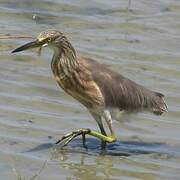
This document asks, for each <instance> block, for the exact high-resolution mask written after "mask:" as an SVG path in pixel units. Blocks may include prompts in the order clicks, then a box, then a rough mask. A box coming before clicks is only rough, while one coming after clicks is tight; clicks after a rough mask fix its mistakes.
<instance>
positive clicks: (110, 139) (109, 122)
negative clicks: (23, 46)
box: [56, 110, 116, 149]
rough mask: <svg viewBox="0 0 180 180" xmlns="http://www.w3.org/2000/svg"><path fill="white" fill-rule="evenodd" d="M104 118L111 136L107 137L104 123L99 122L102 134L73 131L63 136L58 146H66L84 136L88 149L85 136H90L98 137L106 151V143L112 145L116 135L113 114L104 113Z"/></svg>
mask: <svg viewBox="0 0 180 180" xmlns="http://www.w3.org/2000/svg"><path fill="white" fill-rule="evenodd" d="M103 117H104V119H105V121H106V123H107V125H108V127H109V130H110V133H111V135H110V136H107V134H106V132H105V130H104V127H103V124H102V121H97V122H98V125H99V128H100V130H101V133H99V132H96V131H91V130H90V129H79V130H76V131H73V132H71V133H68V134H66V135H65V136H63V137H62V138H61V139H60V140H59V141H57V142H56V144H60V143H62V142H64V145H63V146H66V145H67V144H68V143H69V142H70V141H72V140H73V139H74V138H75V137H77V136H80V135H82V138H83V146H84V147H85V148H86V138H85V136H86V135H87V134H88V135H90V136H93V137H96V138H98V139H100V140H101V141H102V144H101V147H102V148H103V149H104V148H105V147H106V142H108V143H112V142H115V141H116V135H115V133H114V131H113V129H112V119H111V114H110V112H109V111H106V110H105V111H104V114H103Z"/></svg>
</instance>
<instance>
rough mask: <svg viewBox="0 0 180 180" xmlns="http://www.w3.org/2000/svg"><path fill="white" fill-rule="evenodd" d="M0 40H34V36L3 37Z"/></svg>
mask: <svg viewBox="0 0 180 180" xmlns="http://www.w3.org/2000/svg"><path fill="white" fill-rule="evenodd" d="M0 39H33V37H32V36H11V35H2V36H0Z"/></svg>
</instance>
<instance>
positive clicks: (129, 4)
mask: <svg viewBox="0 0 180 180" xmlns="http://www.w3.org/2000/svg"><path fill="white" fill-rule="evenodd" d="M130 6H131V0H129V2H128V7H127V9H128V10H129V9H130Z"/></svg>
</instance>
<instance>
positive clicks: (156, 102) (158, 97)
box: [152, 92, 168, 115]
mask: <svg viewBox="0 0 180 180" xmlns="http://www.w3.org/2000/svg"><path fill="white" fill-rule="evenodd" d="M154 95H155V96H154V98H153V103H152V111H153V113H154V114H156V115H161V114H162V113H163V112H168V107H167V105H166V103H165V101H164V95H163V94H161V93H158V92H154Z"/></svg>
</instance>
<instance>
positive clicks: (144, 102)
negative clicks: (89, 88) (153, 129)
mask: <svg viewBox="0 0 180 180" xmlns="http://www.w3.org/2000/svg"><path fill="white" fill-rule="evenodd" d="M85 61H86V63H87V64H88V68H89V70H90V71H91V72H92V78H93V79H94V81H95V82H96V84H97V85H98V86H99V87H100V90H101V92H102V94H103V95H104V97H105V104H106V106H111V107H118V108H119V109H120V110H127V111H139V110H141V109H150V110H152V111H153V112H154V113H155V114H162V113H163V112H164V111H167V106H166V104H165V102H164V100H163V97H164V95H163V94H161V93H157V92H154V91H151V90H148V89H146V88H145V87H143V86H141V85H138V84H136V83H135V82H133V81H131V80H129V79H127V78H125V77H123V76H122V75H120V74H118V73H116V72H114V71H112V70H110V69H108V68H107V66H105V65H103V64H99V63H98V62H96V61H94V60H92V59H89V58H85Z"/></svg>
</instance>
